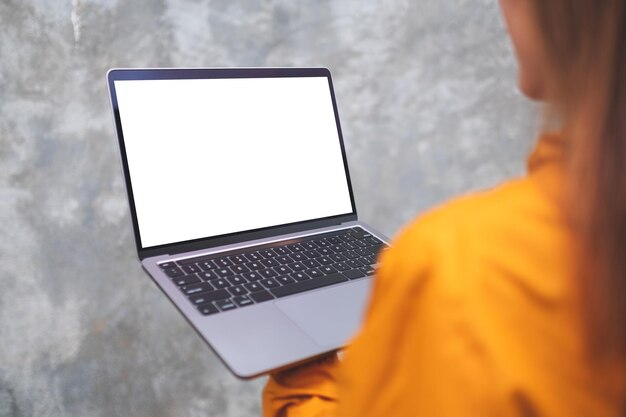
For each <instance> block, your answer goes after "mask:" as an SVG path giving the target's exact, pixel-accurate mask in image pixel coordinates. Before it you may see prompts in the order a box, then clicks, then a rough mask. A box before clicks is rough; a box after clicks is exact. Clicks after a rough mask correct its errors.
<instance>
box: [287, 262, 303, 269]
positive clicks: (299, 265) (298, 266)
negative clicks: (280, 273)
mask: <svg viewBox="0 0 626 417" xmlns="http://www.w3.org/2000/svg"><path fill="white" fill-rule="evenodd" d="M289 268H291V269H293V270H294V271H302V270H304V269H306V266H304V265H302V263H301V262H294V263H292V264H290V265H289Z"/></svg>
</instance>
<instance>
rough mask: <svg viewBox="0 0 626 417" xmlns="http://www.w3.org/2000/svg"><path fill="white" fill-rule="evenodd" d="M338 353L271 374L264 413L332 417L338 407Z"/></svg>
mask: <svg viewBox="0 0 626 417" xmlns="http://www.w3.org/2000/svg"><path fill="white" fill-rule="evenodd" d="M338 365H339V360H338V359H337V355H336V354H334V353H333V354H331V355H327V356H324V357H322V358H319V359H316V360H314V361H312V362H308V363H306V364H304V365H300V366H297V367H295V368H293V369H289V370H286V371H282V372H279V373H275V374H272V375H270V377H269V379H268V381H267V384H266V385H265V389H264V390H263V416H264V417H331V416H334V415H335V412H336V408H337V378H336V373H337V368H338Z"/></svg>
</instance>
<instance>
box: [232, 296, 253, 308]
mask: <svg viewBox="0 0 626 417" xmlns="http://www.w3.org/2000/svg"><path fill="white" fill-rule="evenodd" d="M233 301H234V302H235V304H237V305H238V306H239V307H245V306H249V305H251V304H254V303H253V302H252V300H251V299H250V298H249V297H248V296H247V295H240V296H238V297H233Z"/></svg>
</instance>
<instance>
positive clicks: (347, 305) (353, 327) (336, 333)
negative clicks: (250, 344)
mask: <svg viewBox="0 0 626 417" xmlns="http://www.w3.org/2000/svg"><path fill="white" fill-rule="evenodd" d="M371 281H372V280H371V279H369V278H365V279H361V280H358V281H352V282H350V283H349V284H347V285H341V286H334V287H332V288H327V289H322V290H319V291H315V292H312V293H307V294H303V295H301V296H296V297H291V298H288V299H285V300H279V301H276V302H275V303H274V305H275V306H276V307H278V308H279V309H280V310H281V311H282V312H283V313H285V314H286V315H287V317H289V318H290V319H291V320H292V321H293V322H294V323H296V324H297V325H298V326H299V327H300V328H301V329H302V330H304V332H305V333H307V334H308V335H309V336H310V337H311V338H312V339H313V340H314V341H315V342H316V343H317V344H318V345H319V346H320V347H322V348H326V347H332V348H334V347H337V346H345V344H346V343H347V342H348V341H349V340H350V339H351V338H352V336H354V334H355V332H356V331H357V330H358V329H359V328H360V325H361V322H362V319H363V314H364V313H365V307H366V306H367V302H368V300H369V291H370V284H371Z"/></svg>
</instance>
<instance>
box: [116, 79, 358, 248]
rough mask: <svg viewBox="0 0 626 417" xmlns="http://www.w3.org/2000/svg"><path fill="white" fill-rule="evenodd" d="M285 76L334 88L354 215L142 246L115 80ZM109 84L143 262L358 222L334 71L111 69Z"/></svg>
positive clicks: (137, 244)
mask: <svg viewBox="0 0 626 417" xmlns="http://www.w3.org/2000/svg"><path fill="white" fill-rule="evenodd" d="M285 77H326V79H327V81H328V86H329V88H330V96H331V100H332V104H333V112H334V115H335V123H336V126H337V134H338V137H339V145H340V147H341V154H342V158H343V164H344V170H345V175H346V180H347V183H348V191H349V193H350V202H351V205H352V212H351V213H347V214H340V215H335V216H330V217H324V218H318V219H310V220H304V221H299V222H294V223H288V224H282V225H276V226H269V227H264V228H260V229H254V230H246V231H239V232H235V233H229V234H225V235H219V236H212V237H203V238H198V239H193V240H188V241H183V242H176V243H168V244H164V245H159V246H150V247H146V248H144V247H142V244H141V233H140V231H139V223H138V221H137V211H136V207H135V199H134V196H133V188H132V184H131V179H130V171H129V168H128V160H127V155H126V147H125V144H124V133H123V131H122V123H121V119H120V111H119V107H118V103H117V95H116V91H115V81H122V80H180V79H228V78H285ZM107 81H108V87H109V95H110V101H111V107H112V110H113V117H114V119H115V128H116V131H117V138H118V143H119V148H120V156H121V162H122V170H123V172H124V181H125V184H126V191H127V194H128V203H129V208H130V214H131V220H132V223H133V232H134V235H135V245H136V248H137V255H138V257H139V258H140V259H144V258H147V257H152V256H159V255H165V254H178V253H183V252H190V251H195V250H201V249H210V248H214V247H218V246H223V245H230V244H236V243H240V242H245V241H250V240H256V239H263V238H268V237H272V236H276V235H281V234H288V233H297V232H301V231H306V230H310V229H315V228H322V227H328V226H332V225H337V224H341V223H345V222H349V221H354V220H357V211H356V204H355V201H354V193H353V190H352V182H351V180H350V172H349V169H348V160H347V157H346V151H345V146H344V142H343V134H342V131H341V124H340V122H339V113H338V111H337V103H336V100H335V92H334V89H333V83H332V78H331V75H330V71H329V70H328V69H327V68H185V69H182V68H176V69H173V68H172V69H165V68H152V69H111V70H109V72H108V73H107Z"/></svg>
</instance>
